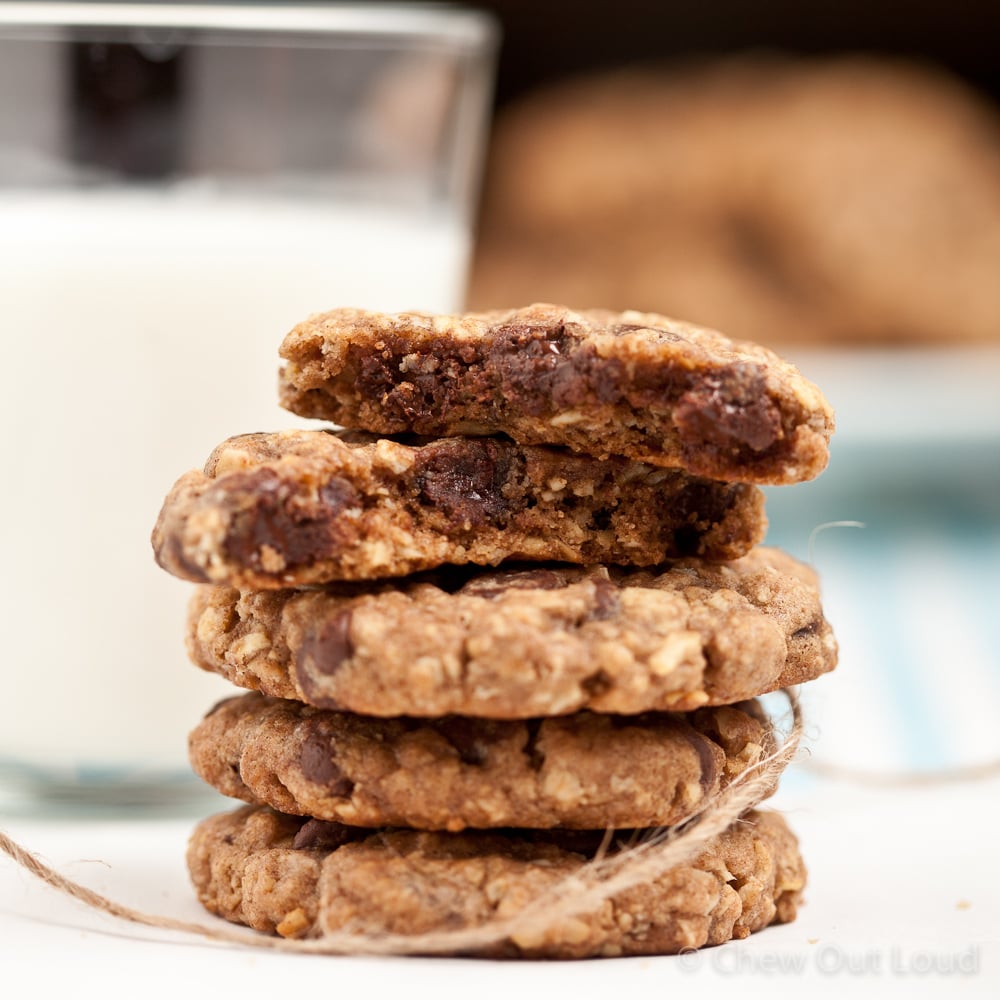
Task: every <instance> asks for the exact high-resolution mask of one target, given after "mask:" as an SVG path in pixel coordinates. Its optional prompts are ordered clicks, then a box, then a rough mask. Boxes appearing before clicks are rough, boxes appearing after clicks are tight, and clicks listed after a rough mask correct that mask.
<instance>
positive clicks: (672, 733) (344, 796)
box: [189, 693, 774, 832]
mask: <svg viewBox="0 0 1000 1000" xmlns="http://www.w3.org/2000/svg"><path fill="white" fill-rule="evenodd" d="M189 745H190V751H191V764H192V766H193V767H194V770H195V771H196V773H197V774H199V775H200V776H201V777H202V778H203V779H204V780H205V781H207V782H208V783H209V784H210V785H212V786H213V787H214V788H216V789H217V790H218V791H220V792H222V793H223V795H230V796H232V797H233V798H238V799H243V801H245V802H251V803H254V804H263V805H269V806H271V807H273V808H274V809H278V810H279V811H281V812H284V813H292V814H294V815H297V816H312V817H314V818H316V819H323V820H335V821H337V822H340V823H346V824H349V825H351V826H369V827H382V826H405V827H410V828H413V829H417V830H449V831H452V832H456V831H460V830H464V829H466V828H467V827H476V828H480V829H482V828H492V827H510V826H514V827H532V828H541V829H545V828H550V827H565V828H569V829H595V828H597V829H599V828H602V827H608V826H612V827H650V826H673V825H674V824H677V823H681V822H683V821H684V820H685V819H688V818H689V817H690V816H691V815H692V814H693V813H694V812H695V811H697V810H698V809H699V808H700V807H701V806H702V805H703V804H704V803H705V802H706V801H707V800H708V799H710V798H711V797H712V796H713V795H715V794H716V793H718V791H719V790H720V789H721V788H723V787H725V785H726V784H728V783H729V781H730V780H731V779H732V778H735V777H736V776H738V775H740V774H742V773H743V772H744V771H745V770H746V769H747V768H748V767H753V766H754V765H756V764H758V763H759V762H760V761H761V759H762V758H763V757H765V756H766V755H767V754H768V753H770V752H771V751H773V749H774V740H773V738H772V734H771V728H770V724H769V723H768V721H767V719H766V717H765V716H764V714H763V712H762V710H761V709H760V708H759V706H758V705H757V704H756V703H755V702H749V703H747V702H744V703H742V704H741V705H739V706H736V707H729V706H726V707H721V708H704V709H700V710H699V711H697V712H691V713H688V714H684V713H666V712H660V713H646V714H644V715H635V716H625V715H594V714H592V713H590V712H580V713H577V714H575V715H567V716H561V717H559V718H554V719H529V720H526V721H523V722H514V721H495V720H490V719H471V718H466V717H462V716H448V717H446V718H444V719H408V718H395V719H377V718H369V717H367V716H361V715H354V714H352V713H348V712H332V711H324V710H323V709H317V708H311V707H310V706H308V705H303V704H301V703H299V702H295V701H286V700H283V699H278V698H266V697H264V696H263V695H260V694H256V693H254V694H247V695H243V696H241V697H237V698H232V699H229V700H228V701H225V702H222V703H221V704H219V705H217V706H216V707H215V709H213V711H212V712H210V713H209V714H208V715H207V716H206V717H205V718H204V719H203V720H202V722H201V724H200V725H199V726H198V727H197V728H196V729H195V730H194V731H193V732H192V733H191V737H190V743H189Z"/></svg>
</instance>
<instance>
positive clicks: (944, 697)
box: [767, 440, 1000, 772]
mask: <svg viewBox="0 0 1000 1000" xmlns="http://www.w3.org/2000/svg"><path fill="white" fill-rule="evenodd" d="M768 514H769V518H770V520H771V528H770V530H769V534H768V539H767V541H768V544H772V545H778V546H780V547H782V548H784V549H786V550H787V551H789V552H791V553H792V554H793V555H796V556H798V557H799V558H802V559H805V560H806V561H811V562H812V563H813V565H814V567H815V568H816V569H817V571H818V572H819V574H820V578H821V584H822V587H823V595H824V607H825V609H826V612H827V617H828V618H829V619H830V621H831V623H832V624H833V626H834V630H835V632H836V634H837V637H838V640H839V643H840V650H841V655H840V664H839V666H838V668H837V670H836V671H834V673H832V674H830V675H828V676H827V677H825V678H822V679H820V680H818V681H816V682H814V683H812V684H809V685H806V686H805V687H804V688H803V691H802V697H803V704H804V708H805V710H806V712H807V721H808V722H809V736H810V739H809V741H808V742H809V744H810V745H811V747H812V756H813V758H814V759H815V760H816V761H818V762H822V763H824V764H832V765H839V766H844V767H850V768H859V769H863V770H871V771H883V772H884V771H899V770H903V771H936V770H941V769H945V768H949V767H956V766H965V765H974V764H979V763H983V762H985V761H986V760H988V759H990V758H1000V725H998V724H997V719H998V716H1000V440H998V441H997V442H996V443H990V442H985V443H984V442H983V441H969V442H961V441H955V442H951V443H950V444H948V445H945V444H942V443H939V444H937V445H935V446H933V447H931V446H926V445H924V446H921V445H919V444H917V443H916V442H911V443H906V442H900V441H895V442H873V441H869V442H866V443H859V442H857V441H854V442H851V443H850V444H849V446H848V447H844V448H841V450H840V453H839V454H838V452H837V450H836V449H835V450H834V455H833V458H832V460H831V463H830V468H829V469H828V470H827V472H825V473H824V474H823V475H822V476H821V477H820V478H819V479H818V480H816V481H815V482H813V483H808V484H804V485H802V486H795V487H783V488H780V489H773V490H770V491H769V495H768ZM832 521H860V522H863V523H864V525H865V526H864V527H863V528H849V527H830V528H828V529H825V530H823V531H820V532H818V533H816V535H815V537H814V538H813V541H812V545H810V535H812V533H813V531H814V529H815V528H816V527H817V526H818V525H820V524H823V523H825V522H832ZM810 549H811V550H812V551H810ZM806 770H808V769H807V768H806Z"/></svg>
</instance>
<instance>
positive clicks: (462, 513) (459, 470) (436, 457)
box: [413, 438, 516, 528]
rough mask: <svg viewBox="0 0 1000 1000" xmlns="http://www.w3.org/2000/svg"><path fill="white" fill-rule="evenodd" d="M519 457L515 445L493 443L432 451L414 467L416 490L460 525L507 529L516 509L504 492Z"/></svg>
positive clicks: (469, 442)
mask: <svg viewBox="0 0 1000 1000" xmlns="http://www.w3.org/2000/svg"><path fill="white" fill-rule="evenodd" d="M515 458H516V456H515V448H514V446H513V445H511V444H509V443H507V442H504V441H498V440H495V439H492V438H483V439H481V440H469V439H467V440H465V441H462V442H460V443H458V444H454V445H452V444H451V443H447V444H442V445H441V446H438V447H428V448H426V449H422V450H421V451H420V452H419V453H418V455H417V459H416V461H415V462H414V465H413V475H414V477H415V486H416V490H417V492H418V494H419V497H420V500H421V502H423V503H426V504H429V505H430V506H432V507H435V508H437V509H438V510H440V511H442V512H443V513H444V514H445V516H446V517H447V518H448V519H449V520H450V521H452V522H453V523H455V524H458V525H464V524H466V523H468V524H470V525H472V526H473V527H483V526H484V525H487V524H489V525H492V526H494V527H498V528H503V527H505V526H506V523H507V521H508V519H509V517H510V514H511V510H512V507H511V503H510V502H509V501H508V500H507V498H506V497H505V495H504V487H505V486H507V484H508V481H509V480H510V479H511V477H512V474H513V470H514V464H515Z"/></svg>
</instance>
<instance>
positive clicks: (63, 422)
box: [0, 189, 468, 779]
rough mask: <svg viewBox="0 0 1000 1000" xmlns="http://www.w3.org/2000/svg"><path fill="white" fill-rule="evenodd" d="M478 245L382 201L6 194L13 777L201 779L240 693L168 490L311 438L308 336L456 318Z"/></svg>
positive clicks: (7, 664) (5, 675) (1, 262)
mask: <svg viewBox="0 0 1000 1000" xmlns="http://www.w3.org/2000/svg"><path fill="white" fill-rule="evenodd" d="M467 250H468V247H467V236H466V234H465V232H464V229H463V227H462V226H461V225H460V224H459V222H458V221H456V220H454V219H449V218H445V217H430V216H426V217H425V216H421V215H418V214H417V213H410V215H409V216H408V215H407V213H405V212H403V211H401V210H390V209H389V208H386V207H380V206H379V205H377V204H368V205H365V204H339V205H338V204H333V203H319V202H313V201H310V202H297V201H295V200H293V199H285V200H280V199H264V200H261V199H250V198H249V197H225V196H223V195H221V194H219V193H218V192H213V191H202V190H199V189H193V190H188V191H175V192H172V193H171V192H162V191H161V192H157V191H153V190H136V191H97V190H95V191H90V192H86V191H84V192H76V193H74V192H63V193H53V192H41V191H34V192H32V191H28V190H18V191H11V190H10V189H7V190H6V191H3V192H2V193H0V316H2V331H3V332H2V338H3V340H2V343H3V364H2V366H0V373H2V374H0V378H2V380H3V382H2V391H0V413H2V424H0V426H2V429H3V433H2V439H0V456H2V466H0V467H2V470H3V471H2V476H3V485H2V490H3V492H2V500H0V554H2V561H0V586H2V591H0V609H2V610H0V613H2V615H3V624H4V627H3V648H2V654H0V655H2V659H0V676H2V683H3V699H2V705H3V710H2V724H0V762H2V763H3V764H10V763H11V762H14V764H15V765H16V766H17V767H19V768H21V769H23V770H28V771H39V773H40V774H41V775H42V776H43V777H44V776H46V775H47V776H50V777H51V776H53V775H54V776H56V777H59V778H63V779H65V778H70V779H72V778H73V776H74V775H81V774H83V773H84V772H87V775H86V776H89V777H90V778H104V777H118V776H132V777H135V776H137V775H142V774H144V773H149V774H151V775H156V776H163V775H171V774H181V773H184V772H185V771H186V769H187V761H186V734H187V732H188V730H189V729H191V728H192V727H193V726H194V725H195V723H196V722H197V721H198V719H199V718H200V717H201V715H202V714H203V713H204V711H205V710H206V709H207V708H208V707H209V706H210V705H211V704H212V703H213V702H214V701H215V700H216V699H218V698H220V697H225V696H227V695H230V694H233V693H236V689H234V688H232V687H231V686H229V685H228V684H226V683H224V682H222V681H221V680H220V679H219V678H215V677H212V676H209V675H206V674H203V673H202V672H201V671H199V670H198V669H197V668H195V667H193V666H191V665H190V664H189V663H188V662H187V659H186V656H185V653H184V646H183V636H184V618H185V604H186V601H187V599H188V597H189V596H190V594H191V591H192V585H191V584H186V583H182V582H181V581H178V580H174V579H172V578H170V577H169V576H168V575H167V574H166V573H164V572H163V571H162V570H160V569H158V568H157V567H156V566H155V564H154V561H153V555H152V552H151V549H150V545H149V534H150V530H151V529H152V526H153V523H154V520H155V518H156V515H157V512H158V510H159V507H160V504H161V502H162V500H163V496H164V494H165V493H166V492H167V490H168V489H169V488H170V486H171V484H172V483H173V481H174V480H175V479H176V478H177V477H178V476H179V475H180V474H181V473H182V472H184V471H186V470H187V469H189V468H192V467H194V466H197V465H201V464H203V463H204V461H205V459H206V458H207V456H208V454H209V452H210V451H211V449H212V448H213V447H214V446H215V445H216V444H218V443H219V442H220V441H222V440H223V439H224V438H226V437H228V436H230V435H233V434H239V433H245V432H249V431H257V430H276V429H280V428H283V427H288V426H294V425H296V424H303V423H305V422H304V421H299V420H297V419H296V418H294V417H292V416H291V415H290V414H288V413H285V412H284V411H283V410H281V409H279V407H278V406H277V403H276V398H277V390H276V373H277V369H278V365H279V359H278V356H277V348H278V345H279V343H280V341H281V338H282V337H283V335H284V334H285V332H286V331H287V330H288V329H290V328H291V327H292V326H293V325H294V324H295V323H296V322H297V321H299V320H301V319H303V318H305V317H306V316H307V315H309V314H310V313H312V312H317V311H321V310H324V309H328V308H333V307H335V306H359V307H365V308H373V309H381V310H397V309H406V308H418V309H429V310H434V311H450V310H453V309H454V308H455V307H457V306H459V305H460V300H461V293H462V288H463V283H464V266H465V261H466V255H467Z"/></svg>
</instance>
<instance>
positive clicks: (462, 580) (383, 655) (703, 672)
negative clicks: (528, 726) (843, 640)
mask: <svg viewBox="0 0 1000 1000" xmlns="http://www.w3.org/2000/svg"><path fill="white" fill-rule="evenodd" d="M188 651H189V653H190V655H191V658H192V659H193V661H194V662H195V663H196V664H198V665H199V666H200V667H202V668H204V669H206V670H212V671H215V672H217V673H220V674H222V675H223V676H225V677H227V678H229V679H230V680H231V681H233V682H234V683H236V684H239V685H240V686H242V687H248V688H253V689H257V690H260V691H262V692H264V693H265V694H268V695H273V696H275V697H279V698H292V699H296V700H298V701H303V702H306V703H309V704H312V705H316V706H318V707H320V708H335V709H344V710H347V711H352V712H359V713H361V714H364V715H375V716H395V715H413V716H429V717H436V716H441V715H448V714H456V715H472V716H481V717H487V718H496V719H523V718H533V717H535V716H547V715H562V714H568V713H570V712H575V711H577V710H579V709H584V708H589V709H591V710H593V711H597V712H620V713H625V714H631V713H636V712H644V711H650V710H667V711H687V710H689V709H695V708H699V707H701V706H703V705H720V704H732V703H734V702H737V701H742V700H744V699H746V698H753V697H756V696H757V695H759V694H763V693H764V692H766V691H772V690H774V689H776V688H779V687H786V686H788V685H793V684H800V683H802V682H803V681H807V680H810V679H811V678H814V677H816V676H818V675H819V674H822V673H824V672H826V671H828V670H831V669H832V668H833V667H834V665H835V663H836V655H837V648H836V643H835V641H834V638H833V634H832V631H831V629H830V626H829V624H828V623H827V622H826V620H825V618H824V617H823V612H822V608H821V605H820V599H819V592H818V589H817V585H816V580H815V576H814V574H813V573H812V571H811V570H810V569H808V568H807V567H805V566H803V565H802V564H800V563H798V562H796V561H795V560H794V559H792V558H791V557H790V556H788V555H786V554H784V553H782V552H780V551H778V550H776V549H769V548H756V549H754V550H753V551H752V552H751V553H750V554H749V555H747V556H744V557H743V558H742V559H739V560H736V561H734V562H732V563H723V564H712V563H705V562H701V561H698V560H679V561H678V562H676V563H675V564H673V565H672V566H670V567H669V568H664V567H660V568H658V569H657V570H655V571H639V570H629V571H625V570H609V569H607V568H606V567H589V568H578V567H564V566H543V567H538V568H534V569H529V570H517V569H498V570H491V571H485V572H478V573H476V574H472V575H468V574H465V575H463V576H455V575H449V574H440V575H438V576H437V577H432V578H429V579H428V580H423V581H414V580H406V581H401V582H400V583H399V584H398V585H397V586H392V587H390V586H371V587H364V588H363V587H362V585H355V586H353V587H351V586H346V585H343V586H340V587H338V588H330V589H326V590H313V591H304V592H302V591H299V592H296V591H244V592H240V591H238V590H235V589H232V588H226V587H203V588H199V590H198V591H197V592H196V594H195V596H194V598H193V599H192V603H191V613H190V619H189V631H188Z"/></svg>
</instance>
